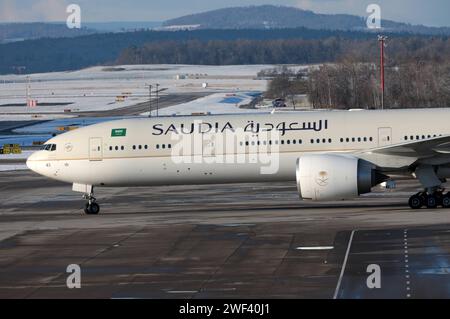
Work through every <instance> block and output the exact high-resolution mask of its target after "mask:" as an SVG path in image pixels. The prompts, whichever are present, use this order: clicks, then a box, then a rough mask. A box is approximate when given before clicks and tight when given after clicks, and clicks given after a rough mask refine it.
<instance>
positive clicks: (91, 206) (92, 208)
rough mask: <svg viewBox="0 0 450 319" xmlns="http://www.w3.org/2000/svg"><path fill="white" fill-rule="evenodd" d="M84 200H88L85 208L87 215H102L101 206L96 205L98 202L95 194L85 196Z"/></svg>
mask: <svg viewBox="0 0 450 319" xmlns="http://www.w3.org/2000/svg"><path fill="white" fill-rule="evenodd" d="M83 198H84V199H86V200H87V203H86V207H85V208H84V212H85V213H86V215H98V214H99V213H100V205H99V204H97V203H96V201H97V200H96V199H95V197H94V193H93V192H92V193H90V194H85V195H84V196H83Z"/></svg>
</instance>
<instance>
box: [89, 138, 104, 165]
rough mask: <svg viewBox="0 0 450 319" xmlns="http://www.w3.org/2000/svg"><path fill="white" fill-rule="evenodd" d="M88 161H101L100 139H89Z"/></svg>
mask: <svg viewBox="0 0 450 319" xmlns="http://www.w3.org/2000/svg"><path fill="white" fill-rule="evenodd" d="M89 160H90V161H102V160H103V146H102V139H101V138H99V137H91V138H90V139H89Z"/></svg>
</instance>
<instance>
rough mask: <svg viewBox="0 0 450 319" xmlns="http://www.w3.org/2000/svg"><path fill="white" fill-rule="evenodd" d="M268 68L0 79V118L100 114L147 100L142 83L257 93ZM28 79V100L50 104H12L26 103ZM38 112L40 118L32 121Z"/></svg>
mask: <svg viewBox="0 0 450 319" xmlns="http://www.w3.org/2000/svg"><path fill="white" fill-rule="evenodd" d="M271 67H273V66H270V65H250V66H189V65H133V66H115V67H93V68H89V69H84V70H80V71H75V72H55V73H44V74H33V75H30V76H29V77H28V76H27V75H6V76H0V120H17V119H19V118H20V119H22V120H23V119H37V120H42V119H49V118H51V119H53V118H61V117H68V116H70V113H67V112H66V113H65V112H64V111H65V110H71V111H72V112H84V111H104V110H110V109H116V108H121V107H126V106H131V105H134V104H138V103H141V102H145V101H148V87H147V85H148V84H152V85H156V84H157V83H158V84H160V88H161V89H165V90H164V92H162V93H161V94H171V93H192V92H210V93H211V94H214V93H218V92H224V93H227V92H228V93H240V92H249V91H260V92H261V91H264V90H265V89H266V86H267V81H266V80H260V79H257V78H256V77H257V74H258V72H259V71H261V70H263V69H268V68H271ZM28 78H29V80H30V85H29V87H30V89H29V91H30V92H31V93H30V96H31V97H32V98H33V99H36V100H38V102H39V103H45V104H52V105H45V106H43V105H40V106H38V107H36V108H28V107H26V106H17V105H15V104H24V103H25V102H26V94H27V93H26V92H27V83H28ZM205 84H206V85H205ZM205 86H206V87H205ZM118 96H125V98H124V101H121V102H119V101H117V97H118ZM53 104H54V105H53ZM49 113H54V114H51V115H50V114H49ZM38 114H39V115H42V116H44V117H40V118H34V117H33V116H36V115H38Z"/></svg>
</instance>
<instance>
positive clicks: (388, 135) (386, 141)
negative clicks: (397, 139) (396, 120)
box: [378, 127, 392, 147]
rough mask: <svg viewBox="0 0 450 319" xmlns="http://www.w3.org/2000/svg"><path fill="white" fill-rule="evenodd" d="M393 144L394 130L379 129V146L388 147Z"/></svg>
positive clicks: (388, 128)
mask: <svg viewBox="0 0 450 319" xmlns="http://www.w3.org/2000/svg"><path fill="white" fill-rule="evenodd" d="M391 144H392V128H390V127H382V128H379V129H378V146H379V147H383V146H388V145H391Z"/></svg>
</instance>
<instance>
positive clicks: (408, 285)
mask: <svg viewBox="0 0 450 319" xmlns="http://www.w3.org/2000/svg"><path fill="white" fill-rule="evenodd" d="M404 238H405V239H404V243H405V273H406V274H407V275H406V276H405V278H406V298H408V299H409V298H411V276H410V275H409V270H408V269H409V252H408V250H409V249H408V230H407V229H405V231H404Z"/></svg>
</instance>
